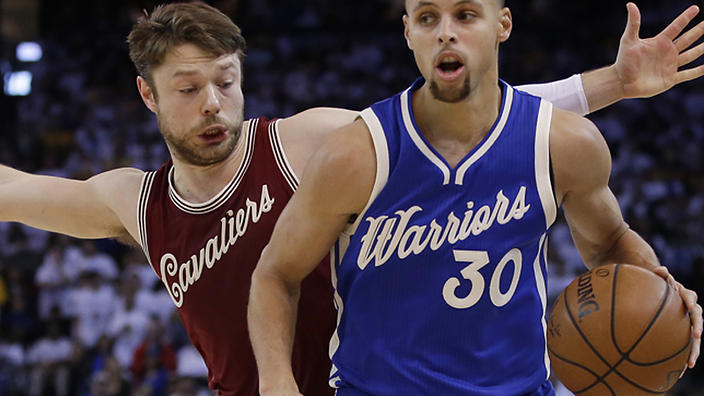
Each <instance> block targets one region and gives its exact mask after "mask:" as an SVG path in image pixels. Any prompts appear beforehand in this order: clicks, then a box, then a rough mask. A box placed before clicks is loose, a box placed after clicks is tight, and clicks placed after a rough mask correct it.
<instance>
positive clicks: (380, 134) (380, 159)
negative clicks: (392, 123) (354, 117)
mask: <svg viewBox="0 0 704 396" xmlns="http://www.w3.org/2000/svg"><path fill="white" fill-rule="evenodd" d="M360 116H361V117H362V119H363V120H364V122H365V123H366V124H367V128H369V134H370V135H371V137H372V141H373V142H374V152H375V154H376V178H375V180H374V188H373V189H372V193H371V195H370V196H369V200H368V201H367V204H366V205H365V206H364V209H363V210H362V211H361V212H360V213H359V215H358V216H357V220H355V222H354V224H352V225H350V226H348V227H347V228H346V229H345V231H344V233H345V234H347V235H352V234H354V232H355V231H356V230H357V227H358V226H359V223H361V222H362V220H363V219H364V214H365V213H366V212H367V210H368V209H369V207H370V206H371V205H372V202H374V200H375V199H376V197H378V196H379V193H381V190H382V189H383V188H384V186H385V185H386V182H387V181H388V180H389V167H390V165H389V146H388V143H387V142H386V134H385V133H384V127H383V126H381V121H379V118H378V117H377V116H376V113H374V110H372V109H371V108H366V109H364V110H362V112H361V113H360ZM340 259H342V258H340Z"/></svg>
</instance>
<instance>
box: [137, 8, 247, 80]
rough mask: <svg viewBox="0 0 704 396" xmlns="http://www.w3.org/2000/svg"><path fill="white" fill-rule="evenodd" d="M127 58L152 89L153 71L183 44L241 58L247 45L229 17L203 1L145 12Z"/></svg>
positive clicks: (214, 53)
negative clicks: (169, 53)
mask: <svg viewBox="0 0 704 396" xmlns="http://www.w3.org/2000/svg"><path fill="white" fill-rule="evenodd" d="M127 43H128V44H129V50H130V59H132V63H134V66H135V68H136V69H137V73H139V75H140V76H142V77H143V78H144V79H145V80H147V83H149V85H151V86H152V87H153V88H155V87H154V84H153V80H152V74H151V73H152V70H153V69H154V68H156V67H158V66H159V65H161V63H162V62H163V61H164V58H165V57H166V54H167V53H168V52H169V51H170V50H172V49H173V48H174V47H176V46H179V45H182V44H194V45H196V46H198V47H199V48H201V49H202V50H204V51H205V52H208V53H211V54H213V55H214V56H221V55H225V54H235V53H236V54H237V55H238V56H239V58H240V61H242V60H243V59H244V52H245V49H246V47H247V42H246V41H245V39H244V37H243V36H242V31H241V30H240V28H239V27H238V26H237V25H235V23H234V22H232V20H231V19H230V18H228V17H227V16H226V15H225V14H223V13H222V12H220V11H219V10H217V9H216V8H214V7H211V6H209V5H207V4H205V3H202V2H192V3H170V4H162V5H159V6H157V7H155V8H154V10H153V11H152V12H151V14H148V13H147V12H146V11H145V12H144V16H142V17H141V18H139V20H138V21H137V23H135V24H134V26H133V27H132V30H131V31H130V34H129V36H127Z"/></svg>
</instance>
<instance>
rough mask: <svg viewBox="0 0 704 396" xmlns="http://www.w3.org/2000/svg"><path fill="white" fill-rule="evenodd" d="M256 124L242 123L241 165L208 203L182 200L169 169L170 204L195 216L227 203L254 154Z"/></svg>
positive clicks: (256, 121) (252, 122)
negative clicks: (242, 148) (242, 145)
mask: <svg viewBox="0 0 704 396" xmlns="http://www.w3.org/2000/svg"><path fill="white" fill-rule="evenodd" d="M258 123H259V121H258V120H256V119H252V120H249V121H246V122H245V123H243V125H242V130H243V131H244V133H243V134H242V137H241V138H242V139H245V144H246V147H245V153H244V158H243V160H242V163H241V164H240V167H239V169H237V172H235V175H234V177H233V178H232V180H230V182H229V183H228V184H227V185H226V186H225V187H223V189H222V190H220V192H219V193H217V194H215V196H214V197H213V198H211V199H209V200H208V201H206V202H203V203H198V204H196V203H192V202H188V201H187V200H185V199H183V198H182V197H181V196H180V195H179V194H178V192H176V188H175V187H174V184H173V173H174V167H173V166H172V167H171V169H169V174H168V180H169V198H171V202H173V204H174V205H176V207H177V208H179V209H180V210H181V211H183V212H185V213H188V214H196V215H197V214H205V213H209V212H212V211H214V210H215V209H217V208H219V207H220V206H221V205H223V204H224V203H225V202H227V200H228V199H230V198H231V197H232V195H233V194H234V193H235V191H236V190H237V187H239V185H240V183H241V182H242V179H243V178H244V175H245V173H246V172H247V169H248V168H249V164H250V163H251V162H252V156H253V154H254V142H255V138H256V132H257V124H258Z"/></svg>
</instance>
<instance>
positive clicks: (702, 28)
mask: <svg viewBox="0 0 704 396" xmlns="http://www.w3.org/2000/svg"><path fill="white" fill-rule="evenodd" d="M702 35H704V21H702V22H699V24H698V25H697V26H695V27H693V28H691V29H689V30H687V31H686V32H685V33H684V34H683V35H681V36H680V37H678V38H677V40H675V42H674V44H675V47H677V52H682V51H684V50H685V49H687V48H689V46H690V45H692V44H694V42H695V41H697V40H699V38H700V37H702Z"/></svg>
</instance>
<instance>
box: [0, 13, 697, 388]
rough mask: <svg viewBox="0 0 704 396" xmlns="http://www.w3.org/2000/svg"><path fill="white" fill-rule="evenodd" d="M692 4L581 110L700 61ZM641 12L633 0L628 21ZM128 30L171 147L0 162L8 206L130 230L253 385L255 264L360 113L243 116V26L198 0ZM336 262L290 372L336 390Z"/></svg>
mask: <svg viewBox="0 0 704 396" xmlns="http://www.w3.org/2000/svg"><path fill="white" fill-rule="evenodd" d="M695 14H696V11H695V10H692V9H690V10H688V11H686V12H685V13H683V14H682V15H681V16H680V17H679V18H678V19H677V20H676V21H675V22H673V25H672V26H674V28H669V29H670V30H673V29H674V30H675V33H676V34H675V35H674V36H673V37H669V36H663V35H662V34H661V35H659V36H657V37H655V38H653V39H648V40H640V39H638V37H637V28H636V30H635V32H633V31H632V32H631V33H634V34H631V35H628V36H626V35H625V36H624V39H627V40H625V41H622V46H621V48H620V49H619V59H618V62H617V63H616V64H615V65H613V66H611V67H608V68H604V69H600V70H596V71H593V72H590V73H586V74H584V75H582V76H581V82H580V78H579V77H578V78H577V82H578V85H579V89H581V86H582V84H583V87H584V95H585V96H586V97H585V99H586V102H587V103H588V106H587V108H586V109H582V110H583V111H589V110H591V111H594V110H596V109H598V108H601V107H604V106H606V105H608V104H610V103H613V102H615V101H617V100H620V99H622V98H625V97H648V96H652V95H655V94H657V93H660V92H663V91H665V90H667V89H669V88H670V87H672V86H674V85H675V84H677V83H679V82H682V81H686V80H691V79H693V78H697V77H699V76H701V75H702V74H704V69H702V68H697V69H690V70H687V71H680V72H678V71H677V68H678V67H679V66H681V65H682V64H686V63H689V61H691V60H694V59H696V58H698V57H699V56H700V55H701V53H702V52H704V51H703V48H700V47H696V48H694V49H691V50H688V51H685V49H687V48H688V47H689V46H690V45H691V44H692V43H694V42H695V41H696V40H697V39H698V38H699V37H700V36H701V35H702V33H703V32H702V31H701V29H692V30H690V31H688V32H687V33H685V35H683V36H682V38H680V39H679V41H678V42H676V43H675V42H674V37H675V36H677V35H678V34H679V32H681V31H682V30H683V29H684V27H685V26H686V25H687V24H688V23H689V21H691V19H692V18H693V17H694V15H695ZM637 17H638V15H637V10H636V11H634V9H633V8H631V10H630V13H629V26H630V27H631V30H632V28H633V26H637V23H636V22H637V19H638V18H637ZM627 32H628V29H627ZM129 43H130V56H131V58H132V60H133V62H134V63H135V65H136V67H137V70H138V72H139V77H138V78H137V85H138V90H139V93H140V95H141V97H142V99H143V101H144V103H145V104H146V106H147V107H148V108H149V109H150V110H151V111H153V112H154V113H155V114H156V116H157V119H158V122H159V128H160V130H161V132H162V134H163V136H164V139H165V141H166V143H167V146H168V148H169V151H170V154H171V158H172V159H171V161H169V162H168V163H166V164H164V165H163V166H162V167H161V168H160V169H159V170H157V171H156V172H143V171H141V170H137V169H132V168H123V169H117V170H112V171H108V172H105V173H101V174H99V175H96V176H94V177H92V178H90V179H88V180H86V181H76V180H67V179H61V178H54V177H46V176H37V175H31V174H27V173H23V172H20V171H17V170H14V169H11V168H8V167H0V220H1V221H18V222H22V223H25V224H28V225H31V226H33V227H37V228H41V229H45V230H48V231H53V232H60V233H63V234H68V235H71V236H75V237H79V238H117V239H120V240H125V241H133V242H136V244H138V245H140V246H141V247H142V248H143V250H144V251H145V252H146V255H147V257H148V260H149V262H150V264H151V266H152V268H153V269H154V271H155V272H156V275H157V276H158V277H159V278H160V279H161V280H162V282H163V283H164V286H165V287H166V289H167V290H168V293H169V294H170V296H171V298H172V299H173V302H174V304H175V305H176V306H177V307H178V311H179V314H180V316H181V319H182V320H183V322H184V324H185V326H186V329H187V331H188V334H189V336H190V338H191V341H192V342H193V344H194V345H195V346H196V348H198V350H199V351H200V353H201V354H202V355H203V358H204V360H205V362H206V364H207V366H208V369H209V378H208V379H209V386H210V387H211V388H213V389H217V390H218V393H219V394H221V395H256V394H258V384H257V371H256V366H255V361H254V356H253V353H252V350H251V346H250V343H249V337H248V334H247V322H246V317H245V315H246V304H247V299H248V293H249V287H250V277H251V274H252V271H253V268H254V266H255V264H256V262H257V260H258V258H259V255H260V253H261V251H262V249H263V247H264V245H266V243H267V242H268V240H269V237H270V235H271V232H272V229H273V227H274V223H275V222H276V219H277V217H278V216H279V214H280V213H281V211H282V209H283V207H284V205H285V204H286V202H287V201H288V200H289V198H290V197H291V195H292V194H293V191H294V190H295V189H296V187H297V183H298V176H299V175H301V174H302V172H303V169H304V166H305V165H306V162H307V160H308V158H309V157H310V156H311V155H312V153H313V152H314V151H315V150H316V149H317V148H318V146H319V144H320V143H321V138H322V136H323V135H324V134H325V133H327V132H328V131H331V130H333V129H336V128H337V127H340V126H343V125H345V124H348V123H350V122H352V121H353V120H354V118H355V117H356V116H357V113H356V112H352V111H347V110H341V109H329V108H320V109H312V110H308V111H305V112H302V113H300V114H297V115H294V116H292V117H289V118H286V119H281V120H278V121H274V120H268V119H264V118H259V119H253V120H248V121H244V120H243V111H242V110H243V105H244V98H243V94H242V90H241V81H242V63H241V62H242V57H243V53H244V49H245V41H244V38H242V36H241V35H240V31H239V29H238V28H237V26H235V25H234V24H233V23H232V21H231V20H230V19H229V18H227V17H226V16H225V15H223V14H221V13H220V12H218V11H217V10H215V9H214V8H212V7H209V6H206V5H204V4H169V5H165V6H163V7H157V8H156V9H155V10H154V12H153V13H152V14H151V15H150V16H149V17H147V18H144V19H142V20H140V21H139V22H138V23H137V24H136V25H135V26H134V28H133V30H132V32H131V33H130V36H129ZM653 43H658V44H660V45H661V48H658V49H657V50H654V49H653V47H652V44H653ZM662 48H665V49H666V50H667V51H665V55H667V56H663V51H664V50H663V49H662ZM690 58H691V59H690ZM685 60H688V61H687V62H685ZM574 81H575V80H574V79H571V81H568V82H562V83H558V85H548V86H547V87H546V86H543V87H538V88H533V89H534V90H535V91H534V92H537V93H540V91H541V89H542V90H543V92H546V96H548V97H551V95H550V93H552V96H553V97H555V98H556V99H559V98H557V96H558V93H559V94H560V95H562V96H564V92H560V91H564V90H565V89H567V90H572V91H574V94H573V95H572V96H573V97H580V95H578V93H577V92H576V91H577V88H572V87H573V86H572V85H570V84H572V83H574ZM559 84H563V85H559ZM565 84H567V85H565ZM566 86H567V88H565V87H566ZM568 102H571V103H577V102H579V100H571V101H568ZM568 107H569V106H568ZM573 108H574V109H575V110H580V109H579V106H578V105H573ZM329 276H330V275H329V265H328V264H327V263H325V262H323V263H322V264H321V265H320V266H319V267H318V269H317V270H316V271H315V272H314V273H313V274H312V275H311V276H310V277H308V278H307V279H306V280H305V281H304V284H303V287H302V290H303V291H302V294H301V301H300V304H299V306H300V309H299V311H298V321H297V328H296V335H297V336H296V337H297V338H296V341H295V345H294V350H293V351H292V356H293V363H294V367H295V370H294V371H295V375H296V377H297V378H296V380H297V382H298V383H299V384H301V390H302V391H303V392H304V393H305V394H308V395H312V396H318V395H328V394H332V393H333V392H332V389H330V388H329V387H328V385H327V377H328V375H329V370H330V361H329V359H328V358H327V349H328V341H329V338H330V335H331V333H332V331H333V328H334V323H335V311H334V308H333V306H332V287H331V283H330V279H329Z"/></svg>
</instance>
